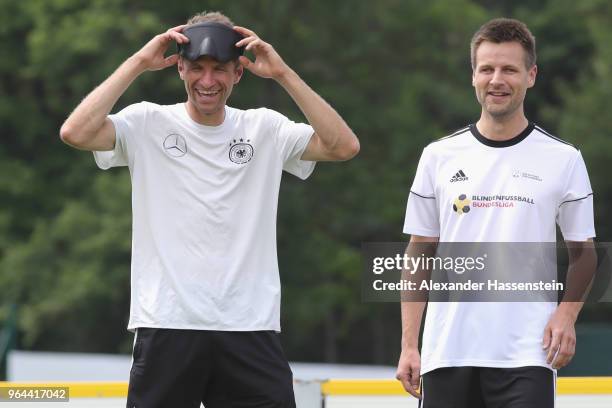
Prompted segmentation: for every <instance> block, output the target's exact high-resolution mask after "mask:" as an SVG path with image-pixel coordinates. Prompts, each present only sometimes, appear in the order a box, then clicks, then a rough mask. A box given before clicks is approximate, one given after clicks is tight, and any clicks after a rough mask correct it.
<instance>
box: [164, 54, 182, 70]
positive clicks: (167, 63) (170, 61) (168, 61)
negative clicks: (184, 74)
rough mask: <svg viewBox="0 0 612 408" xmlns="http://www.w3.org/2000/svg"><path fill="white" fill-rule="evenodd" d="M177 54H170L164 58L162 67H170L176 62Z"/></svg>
mask: <svg viewBox="0 0 612 408" xmlns="http://www.w3.org/2000/svg"><path fill="white" fill-rule="evenodd" d="M178 59H179V55H178V54H172V55H169V56H167V57H166V58H164V68H167V67H170V66H172V65H174V64H176V63H177V62H178Z"/></svg>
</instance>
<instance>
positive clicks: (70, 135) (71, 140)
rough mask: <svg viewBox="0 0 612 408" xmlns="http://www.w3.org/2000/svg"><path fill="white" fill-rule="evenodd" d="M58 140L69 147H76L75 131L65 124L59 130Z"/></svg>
mask: <svg viewBox="0 0 612 408" xmlns="http://www.w3.org/2000/svg"><path fill="white" fill-rule="evenodd" d="M60 139H61V140H62V142H64V143H66V144H68V145H70V146H78V137H77V135H76V131H75V130H74V129H73V128H72V127H70V126H69V125H67V124H66V123H64V124H63V125H62V127H61V128H60Z"/></svg>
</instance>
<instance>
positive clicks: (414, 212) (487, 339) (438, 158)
mask: <svg viewBox="0 0 612 408" xmlns="http://www.w3.org/2000/svg"><path fill="white" fill-rule="evenodd" d="M458 199H459V203H460V206H459V208H458V207H457V200H458ZM453 205H455V207H454V208H453ZM463 205H465V208H464V207H463ZM555 224H559V227H560V229H561V232H562V234H563V237H564V239H565V240H569V241H586V240H587V239H589V238H592V237H594V236H595V229H594V225H593V193H592V190H591V186H590V182H589V178H588V175H587V170H586V167H585V164H584V161H583V159H582V156H581V154H580V151H578V150H577V149H576V148H574V147H573V146H572V145H570V144H568V143H566V142H564V141H562V140H560V139H558V138H556V137H554V136H552V135H550V134H549V133H547V132H546V131H544V130H542V129H541V128H539V127H538V126H535V125H534V124H530V125H529V126H528V127H527V128H526V129H525V130H524V131H523V132H522V133H521V134H520V135H518V136H516V137H514V138H512V139H510V140H506V141H492V140H489V139H487V138H485V137H484V136H482V135H481V134H480V133H479V132H478V129H477V128H476V126H475V125H470V126H468V127H465V128H464V129H461V130H459V131H457V132H456V133H454V134H452V135H450V136H448V137H446V138H442V139H440V140H438V141H435V142H433V143H431V144H430V145H428V146H427V147H426V148H425V149H424V150H423V154H422V156H421V159H420V161H419V165H418V168H417V172H416V176H415V179H414V183H413V184H412V187H411V189H410V194H409V198H408V204H407V209H406V219H405V224H404V232H405V233H407V234H413V235H421V236H426V237H439V238H440V242H555V241H556V225H555ZM555 307H556V304H555V303H550V302H507V303H502V302H486V303H484V302H481V303H478V302H473V303H470V302H447V303H441V302H430V303H429V304H428V306H427V314H426V318H425V329H424V333H423V344H422V351H421V359H422V368H421V373H422V374H424V373H426V372H428V371H431V370H434V369H436V368H440V367H452V366H481V367H520V366H533V365H535V366H544V367H550V365H548V364H547V363H546V352H545V351H544V350H542V338H543V334H544V327H545V326H546V323H547V322H548V319H549V317H550V316H551V314H552V312H553V311H554V309H555Z"/></svg>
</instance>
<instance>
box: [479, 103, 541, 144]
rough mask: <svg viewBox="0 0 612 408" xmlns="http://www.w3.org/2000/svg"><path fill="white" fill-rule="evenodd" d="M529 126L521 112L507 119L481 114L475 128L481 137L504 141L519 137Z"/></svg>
mask: <svg viewBox="0 0 612 408" xmlns="http://www.w3.org/2000/svg"><path fill="white" fill-rule="evenodd" d="M527 125H529V121H528V120H527V118H526V117H525V114H524V113H523V111H522V110H521V111H520V112H517V114H516V115H513V116H512V117H507V118H494V117H492V116H491V115H489V114H488V113H486V112H482V114H481V116H480V120H479V121H478V122H476V128H477V129H478V131H479V132H480V134H481V135H483V136H484V137H486V138H487V139H490V140H496V141H504V140H509V139H512V138H513V137H515V136H517V135H519V134H520V133H521V132H522V131H523V130H525V128H526V127H527Z"/></svg>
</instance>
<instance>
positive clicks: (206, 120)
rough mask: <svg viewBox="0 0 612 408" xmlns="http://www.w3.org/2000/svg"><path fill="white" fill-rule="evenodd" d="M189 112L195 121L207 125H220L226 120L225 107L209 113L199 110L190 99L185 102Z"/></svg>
mask: <svg viewBox="0 0 612 408" xmlns="http://www.w3.org/2000/svg"><path fill="white" fill-rule="evenodd" d="M185 107H186V109H187V114H188V115H189V117H191V119H193V121H194V122H197V123H199V124H200V125H205V126H220V125H222V124H223V121H224V120H225V108H224V109H221V110H220V111H218V112H215V113H211V114H209V115H207V114H203V113H201V112H199V111H198V110H197V109H196V108H195V107H194V106H193V105H192V104H191V103H190V102H189V101H187V102H185Z"/></svg>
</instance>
